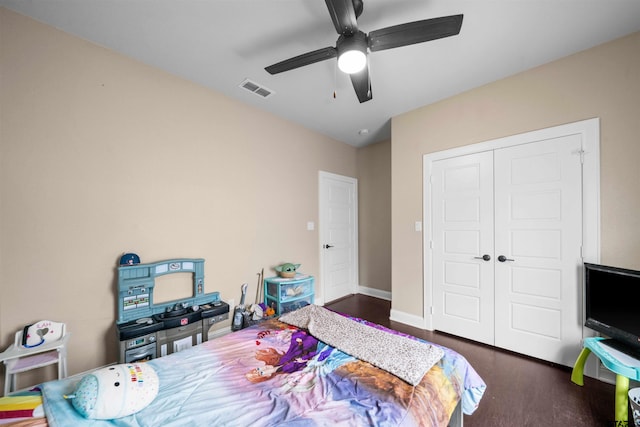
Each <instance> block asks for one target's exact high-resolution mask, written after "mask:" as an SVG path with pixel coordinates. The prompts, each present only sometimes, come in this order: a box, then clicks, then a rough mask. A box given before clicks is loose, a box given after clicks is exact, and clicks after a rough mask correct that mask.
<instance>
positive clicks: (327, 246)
mask: <svg viewBox="0 0 640 427" xmlns="http://www.w3.org/2000/svg"><path fill="white" fill-rule="evenodd" d="M322 247H323V248H324V249H329V248H332V247H333V245H322Z"/></svg>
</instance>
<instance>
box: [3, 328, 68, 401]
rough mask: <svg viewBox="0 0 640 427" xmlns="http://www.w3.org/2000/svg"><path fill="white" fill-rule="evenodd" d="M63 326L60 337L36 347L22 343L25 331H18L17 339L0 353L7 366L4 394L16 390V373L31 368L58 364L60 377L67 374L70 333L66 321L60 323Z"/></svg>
mask: <svg viewBox="0 0 640 427" xmlns="http://www.w3.org/2000/svg"><path fill="white" fill-rule="evenodd" d="M58 325H61V327H62V331H61V332H62V334H61V337H60V338H59V339H56V340H52V341H44V340H43V342H42V344H39V345H36V346H34V347H28V346H24V345H23V344H22V343H23V341H22V334H23V331H18V332H16V336H15V341H14V343H13V344H11V345H10V346H9V347H8V348H7V349H6V350H5V351H4V352H2V353H0V361H2V362H3V363H4V366H5V368H6V369H5V378H4V395H5V396H7V395H9V393H11V392H13V391H15V390H16V375H17V374H19V373H20V372H26V371H29V370H31V369H36V368H41V367H43V366H48V365H53V364H54V363H57V364H58V379H62V378H66V376H67V342H68V341H69V336H70V335H71V334H70V333H67V331H66V325H65V324H64V323H58Z"/></svg>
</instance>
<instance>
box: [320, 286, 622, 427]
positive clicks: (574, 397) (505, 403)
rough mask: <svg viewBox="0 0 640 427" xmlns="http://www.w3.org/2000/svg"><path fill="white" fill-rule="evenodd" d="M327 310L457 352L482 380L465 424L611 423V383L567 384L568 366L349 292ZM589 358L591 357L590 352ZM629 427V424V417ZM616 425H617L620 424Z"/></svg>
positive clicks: (557, 426)
mask: <svg viewBox="0 0 640 427" xmlns="http://www.w3.org/2000/svg"><path fill="white" fill-rule="evenodd" d="M326 307H327V308H330V309H332V310H335V311H339V312H342V313H347V314H350V315H352V316H356V317H360V318H363V319H366V320H368V321H371V322H375V323H378V324H380V325H383V326H386V327H388V328H391V329H394V330H397V331H400V332H404V333H408V334H411V335H413V336H416V337H419V338H422V339H425V340H427V341H431V342H434V343H437V344H441V345H445V346H447V347H449V348H451V349H453V350H455V351H457V352H458V353H460V354H462V355H463V356H464V357H465V358H466V359H467V360H468V361H469V363H470V364H471V365H472V366H473V367H474V368H475V370H476V371H477V372H478V373H479V374H480V376H481V377H482V379H483V380H484V381H485V383H486V384H487V389H486V391H485V393H484V397H483V398H482V400H481V402H480V406H479V407H478V409H477V410H476V411H475V413H474V414H473V415H471V416H467V415H465V416H464V426H465V427H502V426H504V427H521V426H522V427H524V426H530V427H569V426H572V427H573V426H594V427H596V426H597V427H607V426H610V427H613V426H615V425H616V424H615V423H614V392H615V387H614V386H613V385H612V384H606V383H603V382H601V381H598V380H595V379H592V378H588V377H585V379H584V386H583V387H580V386H577V385H575V384H573V383H572V382H571V379H570V376H571V369H570V368H567V367H564V366H559V365H554V364H551V363H548V362H544V361H540V360H538V359H532V358H529V357H526V356H521V355H518V354H515V353H512V352H508V351H504V350H500V349H497V348H495V347H491V346H487V345H484V344H479V343H475V342H473V341H469V340H465V339H461V338H457V337H454V336H451V335H448V334H444V333H439V332H430V331H425V330H422V329H417V328H414V327H411V326H407V325H405V324H402V323H398V322H393V321H390V320H389V313H390V309H391V303H390V302H389V301H386V300H382V299H378V298H373V297H369V296H365V295H352V296H349V297H346V298H343V299H341V300H337V301H332V302H331V303H328V304H326ZM592 357H593V356H592ZM629 426H633V421H632V420H631V418H630V421H629ZM620 427H622V426H620Z"/></svg>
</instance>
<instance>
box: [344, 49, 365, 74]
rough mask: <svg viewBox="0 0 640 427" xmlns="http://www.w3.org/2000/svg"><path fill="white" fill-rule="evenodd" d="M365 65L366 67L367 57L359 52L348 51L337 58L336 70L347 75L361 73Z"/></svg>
mask: <svg viewBox="0 0 640 427" xmlns="http://www.w3.org/2000/svg"><path fill="white" fill-rule="evenodd" d="M365 65H367V55H365V54H364V53H362V52H361V51H359V50H348V51H346V52H344V53H343V54H342V55H340V57H339V58H338V68H340V70H341V71H342V72H344V73H347V74H353V73H357V72H358V71H362V69H364V67H365Z"/></svg>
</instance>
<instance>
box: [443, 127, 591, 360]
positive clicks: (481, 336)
mask: <svg viewBox="0 0 640 427" xmlns="http://www.w3.org/2000/svg"><path fill="white" fill-rule="evenodd" d="M581 154H582V149H581V138H580V136H579V135H570V136H565V137H557V138H555V137H554V138H549V139H547V140H542V141H537V142H535V143H529V144H520V145H515V146H512V147H509V148H501V149H495V150H490V151H485V152H480V153H473V154H467V155H463V156H458V157H453V158H447V159H442V160H438V161H434V162H433V165H432V175H431V197H432V201H431V209H432V212H431V218H432V219H431V221H432V222H431V224H432V243H431V244H432V272H431V274H432V283H433V287H432V292H433V324H434V328H435V329H438V330H441V331H443V332H448V333H452V334H455V335H458V336H462V337H466V338H470V339H473V340H476V341H480V342H484V343H487V344H492V345H495V346H497V347H502V348H505V349H509V350H512V351H516V352H519V353H523V354H527V355H530V356H534V357H538V358H541V359H544V360H548V361H552V362H556V363H561V364H564V365H568V366H571V365H572V363H573V362H574V361H575V357H576V354H577V350H578V349H579V347H578V346H579V343H580V340H581V338H582V324H581V316H580V313H581V311H580V308H581V294H580V292H579V289H580V284H581V275H580V271H581V269H580V268H581V263H582V259H581V245H582V200H581V193H582V166H581Z"/></svg>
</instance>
